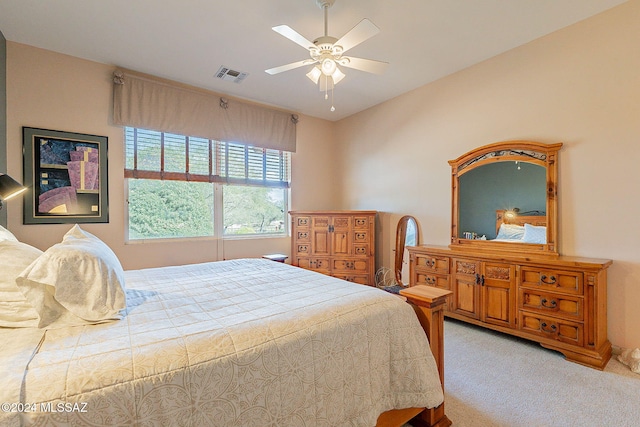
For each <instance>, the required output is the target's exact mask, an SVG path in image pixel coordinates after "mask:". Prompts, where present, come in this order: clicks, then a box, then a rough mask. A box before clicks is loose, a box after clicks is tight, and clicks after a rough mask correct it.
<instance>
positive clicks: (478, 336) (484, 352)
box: [445, 319, 640, 427]
mask: <svg viewBox="0 0 640 427" xmlns="http://www.w3.org/2000/svg"><path fill="white" fill-rule="evenodd" d="M445 396H446V397H445V409H446V413H447V415H448V416H449V418H450V419H451V420H452V421H453V425H454V426H456V427H493V426H505V427H516V426H523V427H542V426H563V427H564V426H580V427H582V426H622V427H626V426H629V427H635V426H640V375H638V374H635V373H633V372H631V371H630V370H629V369H628V368H627V367H626V366H625V365H623V364H621V363H620V362H618V361H617V360H614V359H612V360H611V361H610V362H609V364H608V365H607V367H606V369H605V370H604V371H598V370H595V369H591V368H587V367H584V366H582V365H578V364H576V363H572V362H567V361H566V360H565V359H564V356H562V354H560V353H558V352H555V351H552V350H547V349H544V348H542V347H540V346H539V345H538V344H535V343H531V342H528V341H524V340H520V339H518V338H514V337H510V336H508V335H504V334H499V333H496V332H493V331H489V330H486V329H482V328H477V327H475V326H472V325H467V324H465V323H462V322H457V321H454V320H448V319H447V320H446V321H445Z"/></svg>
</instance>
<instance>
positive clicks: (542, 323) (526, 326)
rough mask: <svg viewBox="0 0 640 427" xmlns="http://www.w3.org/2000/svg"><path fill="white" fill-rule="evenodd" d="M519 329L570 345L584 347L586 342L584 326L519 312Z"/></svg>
mask: <svg viewBox="0 0 640 427" xmlns="http://www.w3.org/2000/svg"><path fill="white" fill-rule="evenodd" d="M518 320H519V322H518V324H519V325H520V326H519V329H520V330H521V331H522V332H527V333H529V334H533V335H536V336H539V337H544V338H550V339H554V340H557V341H561V342H565V343H568V344H573V345H578V346H582V345H583V342H584V334H583V330H584V327H583V324H582V323H579V322H572V321H570V320H565V319H558V318H553V317H548V316H543V315H540V314H537V313H532V312H529V311H525V310H520V312H519V319H518Z"/></svg>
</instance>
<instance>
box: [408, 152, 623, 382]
mask: <svg viewBox="0 0 640 427" xmlns="http://www.w3.org/2000/svg"><path fill="white" fill-rule="evenodd" d="M561 148H562V144H561V143H557V144H543V143H538V142H532V141H507V142H499V143H494V144H489V145H485V146H482V147H480V148H477V149H475V150H472V151H470V152H468V153H466V154H464V155H462V156H460V157H458V158H457V159H455V160H451V161H449V164H450V166H451V178H452V181H451V184H452V187H451V188H452V209H451V211H452V217H451V241H450V244H449V245H448V246H435V245H428V244H427V245H417V246H411V247H409V248H408V251H409V258H410V285H411V286H414V285H420V284H423V285H429V286H435V287H438V288H443V289H447V290H450V291H452V294H451V295H450V296H449V297H448V298H449V299H448V301H447V305H446V311H445V315H446V316H447V317H450V318H454V319H458V320H462V321H465V322H468V323H472V324H475V325H479V326H483V327H486V328H489V329H493V330H496V331H500V332H505V333H508V334H512V335H515V336H518V337H521V338H525V339H528V340H533V341H536V342H538V343H540V345H542V346H544V347H547V348H550V349H553V350H557V351H560V352H561V353H563V354H564V355H565V357H566V358H567V359H568V360H571V361H574V362H577V363H581V364H584V365H587V366H590V367H594V368H597V369H603V368H604V367H605V366H606V364H607V362H608V361H609V359H610V358H611V343H610V342H609V340H608V339H607V268H608V267H609V266H610V265H611V263H612V261H611V260H607V259H592V258H582V257H574V256H566V255H561V254H560V252H559V249H558V233H559V231H558V191H557V187H558V178H557V177H558V166H559V155H558V152H559V151H560V149H561Z"/></svg>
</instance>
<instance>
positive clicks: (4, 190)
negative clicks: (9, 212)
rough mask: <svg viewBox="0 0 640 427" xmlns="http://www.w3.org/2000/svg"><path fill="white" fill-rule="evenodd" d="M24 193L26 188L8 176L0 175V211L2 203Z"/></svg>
mask: <svg viewBox="0 0 640 427" xmlns="http://www.w3.org/2000/svg"><path fill="white" fill-rule="evenodd" d="M25 191H27V187H24V186H22V184H20V183H18V182H17V181H16V180H15V179H13V178H11V177H10V176H9V175H6V174H4V175H0V209H2V203H3V202H4V201H5V200H9V199H10V198H12V197H15V196H17V195H18V194H20V193H23V192H25Z"/></svg>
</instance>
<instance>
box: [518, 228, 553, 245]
mask: <svg viewBox="0 0 640 427" xmlns="http://www.w3.org/2000/svg"><path fill="white" fill-rule="evenodd" d="M522 241H523V242H525V243H542V244H545V243H547V227H544V226H539V225H531V224H525V225H524V237H523V238H522Z"/></svg>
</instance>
